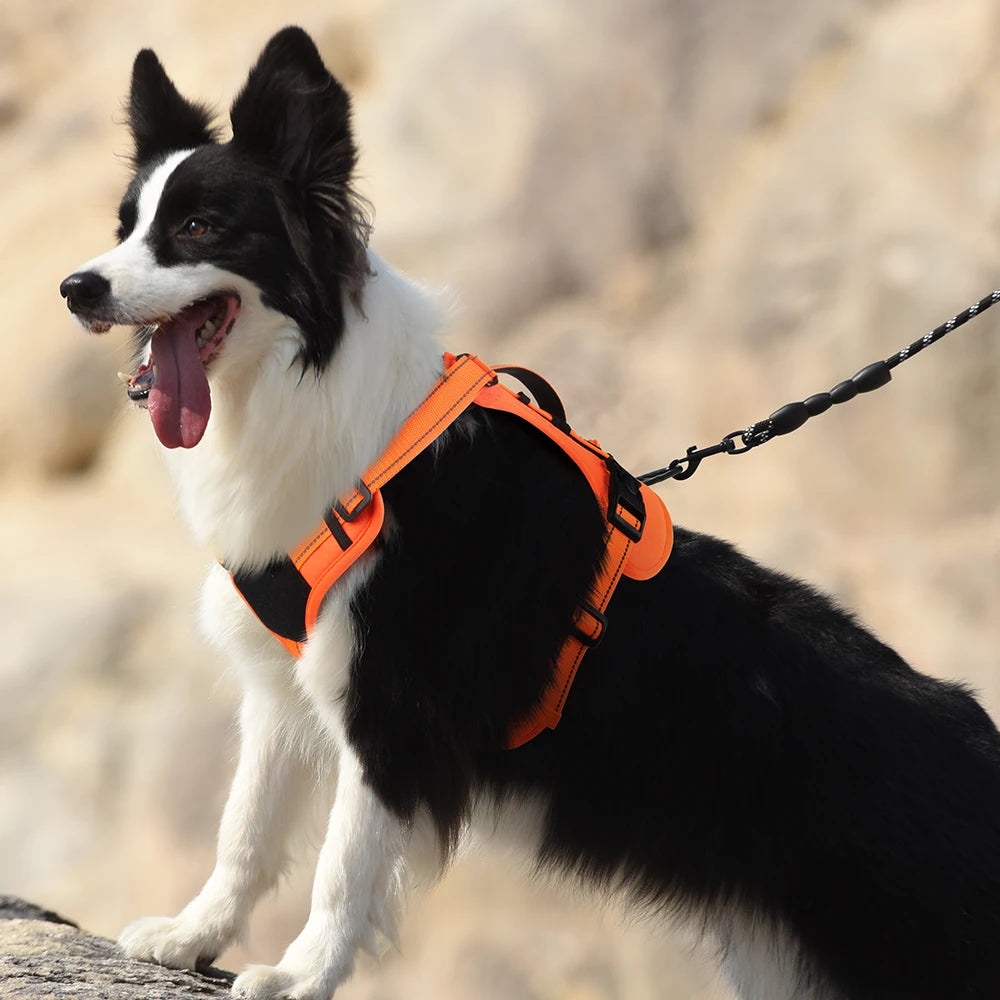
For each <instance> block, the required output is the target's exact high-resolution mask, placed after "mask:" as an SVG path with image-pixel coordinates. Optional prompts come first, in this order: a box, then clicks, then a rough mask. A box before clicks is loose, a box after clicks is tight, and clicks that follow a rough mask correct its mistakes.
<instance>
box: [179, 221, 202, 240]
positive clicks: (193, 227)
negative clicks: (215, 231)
mask: <svg viewBox="0 0 1000 1000" xmlns="http://www.w3.org/2000/svg"><path fill="white" fill-rule="evenodd" d="M207 232H208V223H207V222H206V221H205V220H204V219H188V220H187V222H185V223H184V225H183V226H181V233H182V234H183V235H184V236H204V235H205V233H207Z"/></svg>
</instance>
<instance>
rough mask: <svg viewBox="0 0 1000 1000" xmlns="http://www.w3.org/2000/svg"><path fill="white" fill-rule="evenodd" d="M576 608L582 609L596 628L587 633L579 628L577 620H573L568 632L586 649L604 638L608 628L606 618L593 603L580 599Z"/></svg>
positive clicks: (591, 647)
mask: <svg viewBox="0 0 1000 1000" xmlns="http://www.w3.org/2000/svg"><path fill="white" fill-rule="evenodd" d="M578 610H579V611H583V612H584V613H585V614H587V615H589V616H590V617H591V618H593V620H594V624H595V625H596V626H597V628H596V629H594V630H593V631H591V632H589V633H588V632H584V631H583V629H582V628H580V623H579V621H574V622H573V627H572V629H571V633H570V634H571V635H572V636H573V638H574V639H576V641H577V642H579V643H580V644H581V645H582V646H586V647H587V649H593V648H594V647H595V646H597V645H598V644H599V643H600V641H601V640H602V639H603V638H604V633H605V632H606V631H607V630H608V619H607V618H606V617H605V615H603V614H602V613H601V612H600V611H598V610H597V608H595V607H594V605H593V604H590V603H588V602H587V601H581V602H580V604H579V606H578Z"/></svg>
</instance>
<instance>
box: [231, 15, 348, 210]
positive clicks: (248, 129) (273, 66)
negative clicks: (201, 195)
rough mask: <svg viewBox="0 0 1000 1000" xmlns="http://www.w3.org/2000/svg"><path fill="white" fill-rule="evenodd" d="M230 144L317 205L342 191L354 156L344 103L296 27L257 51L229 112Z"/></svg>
mask: <svg viewBox="0 0 1000 1000" xmlns="http://www.w3.org/2000/svg"><path fill="white" fill-rule="evenodd" d="M230 119H231V120H232V123H233V143H234V145H236V146H238V147H239V148H240V149H243V150H246V151H247V152H250V153H252V154H254V155H256V156H260V157H263V158H265V159H266V160H267V161H268V162H269V163H271V164H272V165H274V166H275V167H277V168H278V171H279V172H280V174H281V176H282V177H284V178H285V180H287V181H288V182H289V183H291V184H292V185H293V186H294V187H295V188H296V189H297V190H299V191H300V192H303V193H311V194H314V195H315V196H316V197H318V198H320V199H321V200H325V199H328V198H330V197H331V196H335V188H336V187H337V186H340V187H342V188H343V190H344V191H346V190H347V186H348V184H349V182H350V177H351V172H352V171H353V169H354V163H355V160H356V158H357V152H356V150H355V147H354V140H353V139H352V137H351V122H350V119H351V99H350V97H349V96H348V94H347V91H346V90H344V88H343V87H342V86H341V85H340V83H339V82H338V81H337V80H336V79H335V78H334V77H333V76H332V75H331V74H330V72H329V71H328V70H327V68H326V66H324V65H323V59H322V57H321V56H320V54H319V51H318V50H317V49H316V45H315V43H314V42H313V40H312V39H311V38H310V37H309V36H308V35H307V34H306V33H305V32H304V31H303V30H302V29H301V28H284V29H283V30H282V31H279V32H278V33H277V34H276V35H275V36H274V37H273V38H272V39H271V40H270V41H269V42H268V43H267V45H266V46H265V47H264V51H263V52H262V53H261V55H260V58H259V59H258V60H257V64H256V65H255V66H254V68H253V69H252V70H250V76H249V77H248V78H247V82H246V84H245V86H244V87H243V90H242V91H240V93H239V96H238V97H237V98H236V100H235V101H234V102H233V107H232V110H231V111H230Z"/></svg>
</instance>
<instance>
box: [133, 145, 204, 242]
mask: <svg viewBox="0 0 1000 1000" xmlns="http://www.w3.org/2000/svg"><path fill="white" fill-rule="evenodd" d="M193 152H194V150H193V149H184V150H181V151H180V152H177V153H171V154H170V155H169V156H168V157H167V158H166V159H165V160H164V161H163V162H162V163H161V164H160V165H159V166H158V167H157V168H156V169H155V170H154V171H153V172H152V173H151V174H150V175H149V177H147V178H146V183H145V184H143V185H142V190H141V191H140V192H139V202H138V205H137V212H136V220H135V228H134V229H133V230H132V232H131V233H129V237H128V239H127V240H126V241H125V243H131V242H132V240H133V239H137V240H140V241H142V240H145V238H146V234H147V233H148V232H149V227H150V226H151V225H152V224H153V218H154V216H155V215H156V208H157V206H158V205H159V204H160V197H161V196H162V194H163V189H164V188H165V187H166V186H167V180H168V179H169V178H170V175H171V174H172V173H173V172H174V171H175V170H176V169H177V167H178V165H179V164H180V163H181V161H183V160H186V159H187V158H188V157H189V156H190V155H191V154H192V153H193ZM122 245H123V246H124V244H122Z"/></svg>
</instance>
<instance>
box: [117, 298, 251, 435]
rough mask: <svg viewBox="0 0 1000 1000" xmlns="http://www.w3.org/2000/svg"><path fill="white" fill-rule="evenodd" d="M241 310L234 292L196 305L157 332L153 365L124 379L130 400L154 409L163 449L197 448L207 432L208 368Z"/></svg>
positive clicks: (209, 404)
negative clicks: (206, 370)
mask: <svg viewBox="0 0 1000 1000" xmlns="http://www.w3.org/2000/svg"><path fill="white" fill-rule="evenodd" d="M239 311H240V300H239V298H237V297H236V296H235V295H230V294H223V295H213V296H212V297H211V298H207V299H200V300H199V301H197V302H194V303H192V304H191V305H189V306H188V307H187V308H185V309H183V310H182V311H181V312H179V313H177V314H176V315H175V316H171V317H170V318H169V319H167V320H164V321H163V322H162V323H160V324H159V325H158V326H157V327H156V328H155V329H154V331H153V339H152V341H151V343H150V354H149V361H148V362H147V363H146V364H144V365H142V366H141V367H140V368H139V370H138V371H137V372H136V373H135V374H134V375H124V374H122V375H120V377H121V379H122V381H123V382H125V385H126V389H127V391H128V396H129V399H131V400H133V401H134V402H136V403H139V405H141V406H147V407H148V408H149V416H150V418H151V419H152V421H153V429H154V430H155V431H156V436H157V437H158V438H159V439H160V443H161V444H163V446H164V447H166V448H193V447H194V446H195V445H196V444H197V443H198V442H199V441H200V440H201V438H202V435H203V434H204V433H205V428H206V427H207V426H208V418H209V415H210V414H211V412H212V395H211V392H210V390H209V386H208V376H207V375H206V373H205V366H206V365H207V364H208V363H209V362H210V361H211V360H212V358H214V357H215V355H216V354H217V353H218V351H219V348H220V347H221V346H222V343H223V341H224V340H225V339H226V337H227V336H228V335H229V332H230V330H232V328H233V324H234V323H235V322H236V317H237V316H238V315H239Z"/></svg>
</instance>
